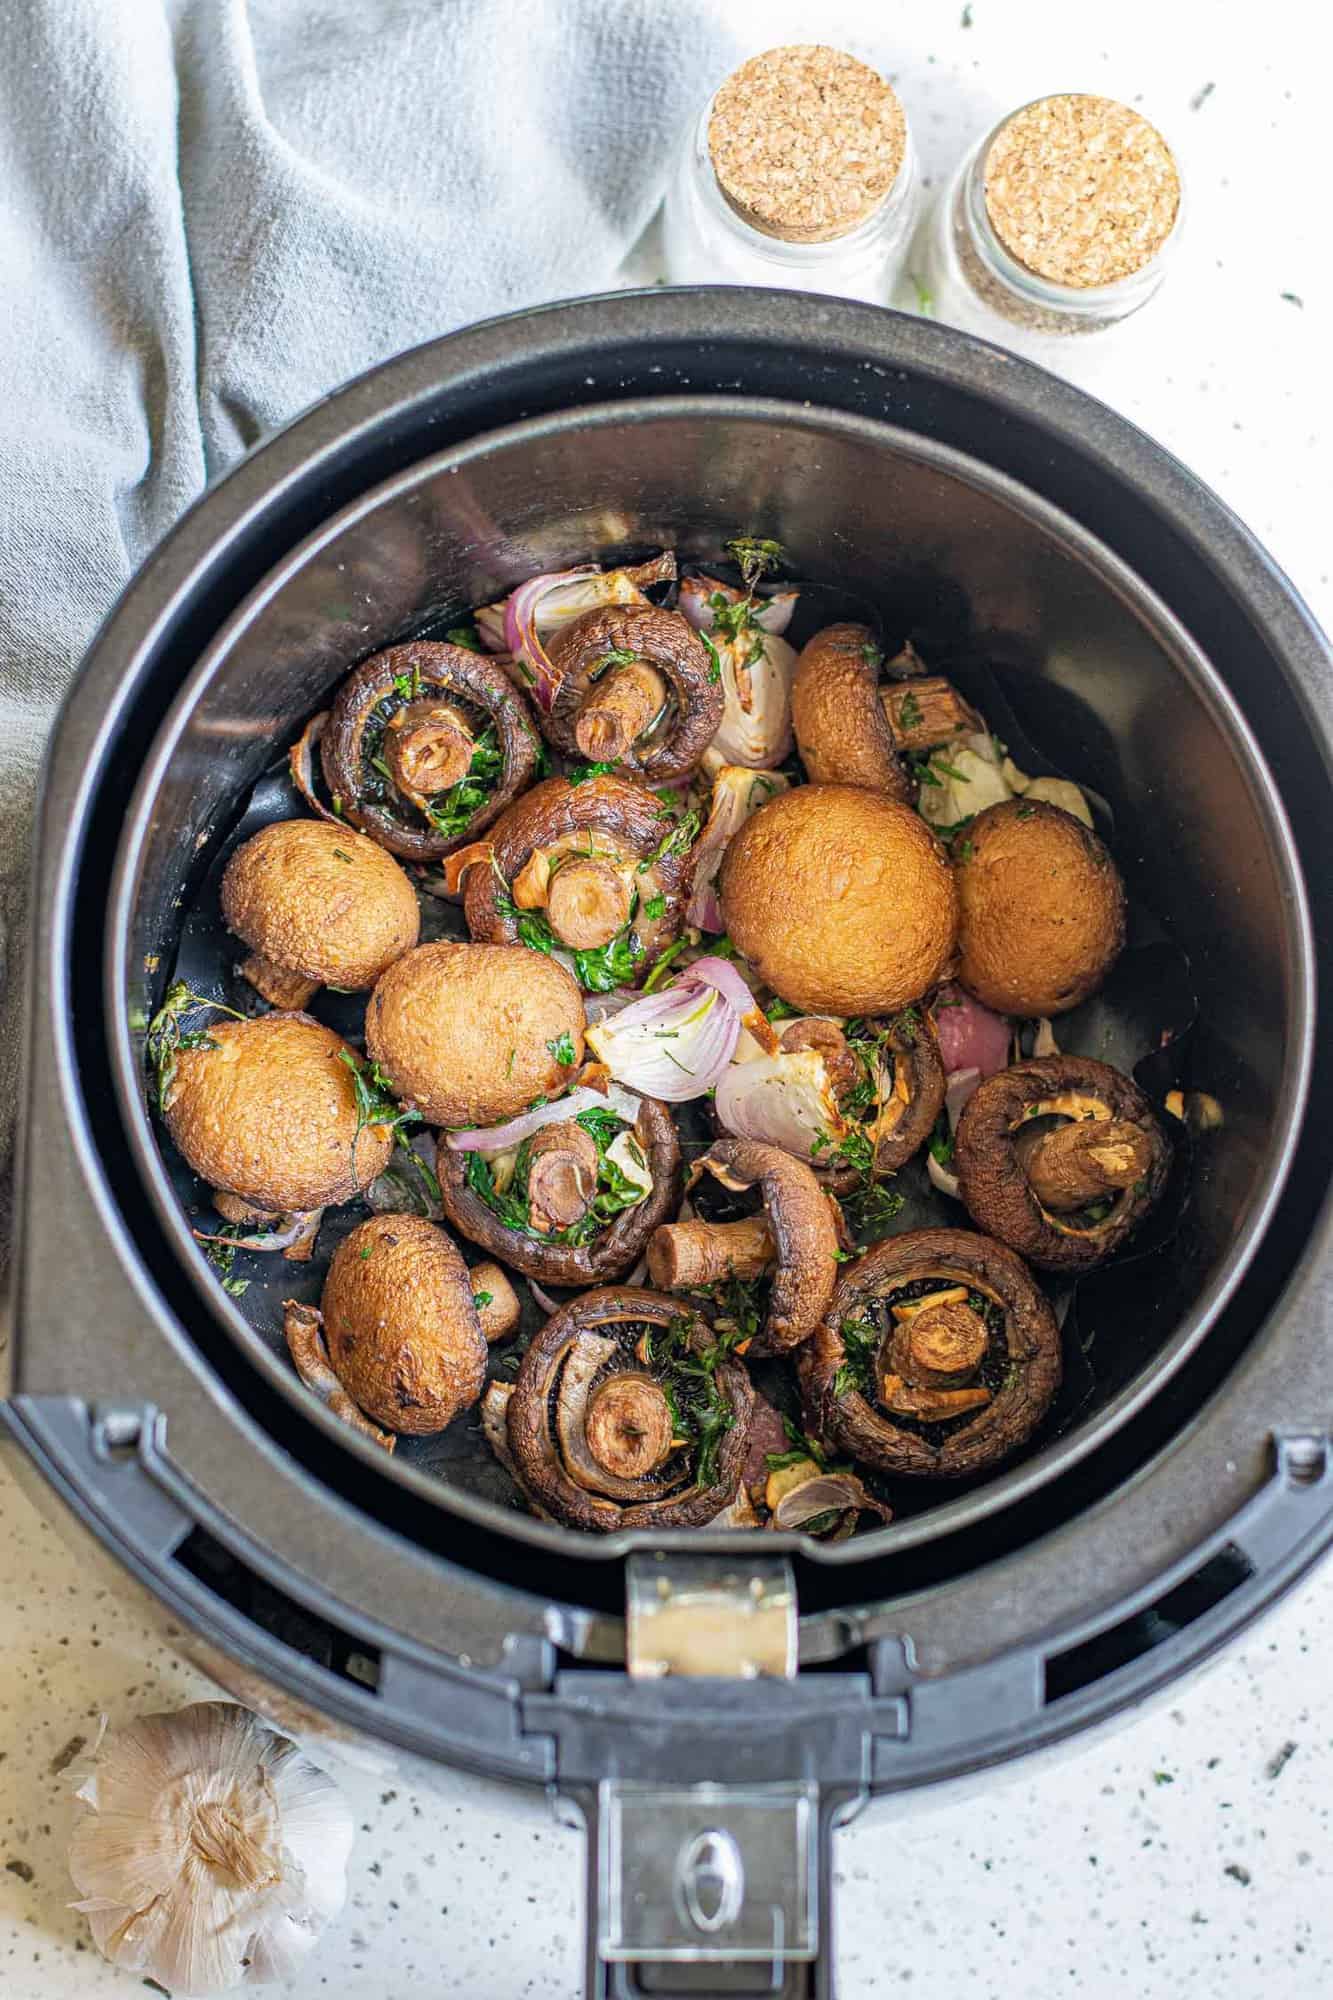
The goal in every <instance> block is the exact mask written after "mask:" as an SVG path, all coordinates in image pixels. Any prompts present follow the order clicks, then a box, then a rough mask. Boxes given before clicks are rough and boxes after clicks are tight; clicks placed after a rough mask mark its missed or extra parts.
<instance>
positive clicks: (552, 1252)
mask: <svg viewBox="0 0 1333 2000" xmlns="http://www.w3.org/2000/svg"><path fill="white" fill-rule="evenodd" d="M544 1129H545V1130H550V1129H552V1128H550V1127H546V1128H544ZM555 1129H557V1130H559V1129H560V1128H558V1127H557V1128H555ZM579 1129H580V1130H582V1128H581V1127H580V1128H579ZM629 1129H631V1130H632V1131H633V1133H634V1137H635V1139H636V1140H637V1142H638V1145H639V1148H640V1150H641V1152H642V1154H643V1157H644V1161H645V1163H646V1165H647V1168H648V1171H649V1173H650V1174H651V1176H652V1183H653V1185H652V1191H651V1192H650V1193H649V1194H648V1195H647V1196H646V1197H645V1199H644V1200H643V1201H641V1202H639V1203H638V1204H637V1205H636V1206H635V1207H633V1208H625V1209H622V1210H621V1211H620V1213H619V1214H618V1215H615V1216H613V1217H612V1219H611V1221H610V1222H608V1223H607V1225H606V1227H605V1228H604V1229H600V1230H598V1232H597V1233H596V1234H595V1235H594V1236H593V1237H592V1238H591V1240H590V1241H589V1242H587V1243H567V1242H566V1243H560V1242H553V1241H552V1240H551V1237H550V1235H545V1236H543V1235H540V1234H535V1233H533V1232H532V1230H531V1228H530V1227H529V1229H512V1228H509V1227H508V1226H507V1225H506V1224H505V1223H504V1222H502V1221H501V1219H500V1217H499V1216H498V1215H497V1214H496V1212H495V1210H494V1209H493V1208H492V1207H491V1206H490V1205H489V1203H487V1202H486V1201H485V1200H483V1198H482V1196H481V1195H480V1194H479V1193H478V1192H477V1190H476V1189H475V1188H474V1187H473V1186H472V1185H471V1184H470V1182H469V1178H468V1160H469V1158H470V1157H471V1156H470V1155H469V1154H467V1153H460V1152H455V1151H454V1150H453V1149H452V1148H451V1147H441V1149H440V1153H439V1159H438V1171H439V1180H440V1200H441V1202H442V1204H443V1206H444V1212H445V1215H446V1216H447V1218H448V1219H449V1221H450V1222H452V1224H453V1225H454V1228H455V1229H457V1230H458V1232H459V1233H460V1235H463V1236H466V1237H467V1238H468V1240H469V1241H470V1242H472V1243H477V1244H479V1245H480V1246H481V1248H482V1249H483V1250H489V1251H490V1253H491V1255H492V1256H493V1257H502V1258H503V1259H504V1261H505V1263H506V1264H511V1265H512V1266H513V1267H514V1269H515V1270H516V1271H522V1273H523V1275H524V1276H525V1277H528V1278H536V1279H537V1281H538V1283H539V1284H543V1285H604V1284H607V1283H609V1282H610V1281H611V1280H612V1279H614V1278H621V1277H623V1276H624V1275H625V1273H626V1272H627V1271H630V1270H632V1269H633V1267H634V1266H635V1264H637V1263H638V1261H639V1258H640V1257H641V1256H642V1255H643V1252H644V1247H645V1245H646V1244H647V1242H648V1239H649V1237H650V1236H651V1235H652V1233H653V1231H654V1230H655V1229H656V1228H657V1226H658V1224H659V1223H660V1222H664V1221H665V1220H666V1218H667V1216H668V1215H670V1214H671V1213H672V1212H673V1211H674V1209H675V1208H676V1207H677V1205H678V1204H679V1201H680V1192H681V1188H680V1183H681V1172H680V1141H679V1139H678V1138H677V1136H676V1127H675V1122H674V1120H673V1119H672V1116H671V1113H670V1111H669V1110H668V1109H667V1107H666V1105H665V1104H659V1103H658V1101H657V1099H656V1098H654V1097H644V1098H641V1099H640V1100H639V1113H638V1117H637V1118H636V1119H635V1121H634V1124H633V1126H632V1127H631V1128H629ZM538 1136H539V1137H540V1134H538ZM586 1213H587V1211H586V1209H585V1210H584V1214H586Z"/></svg>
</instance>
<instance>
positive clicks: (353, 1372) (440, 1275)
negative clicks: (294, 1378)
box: [320, 1215, 517, 1437]
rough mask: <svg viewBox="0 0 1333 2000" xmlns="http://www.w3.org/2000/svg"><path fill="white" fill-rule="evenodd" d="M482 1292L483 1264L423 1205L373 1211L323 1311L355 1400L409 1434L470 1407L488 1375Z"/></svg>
mask: <svg viewBox="0 0 1333 2000" xmlns="http://www.w3.org/2000/svg"><path fill="white" fill-rule="evenodd" d="M477 1295H478V1273H477V1272H475V1271H469V1270H468V1267H467V1265H466V1264H465V1263H464V1262H463V1259H462V1256H461V1255H460V1253H459V1251H458V1248H457V1245H456V1244H455V1243H454V1242H453V1241H452V1240H451V1239H450V1237H448V1236H447V1235H446V1234H445V1232H444V1230H443V1229H440V1228H439V1227H438V1226H437V1225H436V1224H435V1223H433V1222H426V1221H425V1220H423V1218H422V1217H421V1216H419V1215H374V1216H372V1217H371V1218H370V1220H369V1221H368V1222H363V1223H361V1224H360V1226H359V1227H358V1228H356V1229H354V1230H352V1232H351V1233H350V1235H348V1236H345V1237H344V1238H343V1240H342V1242H341V1243H340V1244H339V1245H338V1248H337V1249H336V1250H335V1251H334V1253H333V1261H332V1262H331V1264H330V1265H329V1272H328V1276H327V1277H326V1279H325V1280H324V1294H323V1297H322V1298H321V1300H320V1318H321V1322H322V1331H323V1336H324V1341H325V1344H326V1347H327V1351H328V1357H329V1362H330V1364H331V1366H332V1368H333V1372H334V1374H335V1375H336V1376H337V1378H338V1380H339V1382H341V1384H342V1386H343V1388H344V1389H345V1390H346V1391H347V1394H348V1395H349V1396H350V1397H351V1399H352V1401H353V1402H354V1403H355V1404H356V1406H357V1408H358V1409H359V1410H362V1411H364V1412H365V1414H366V1415H367V1416H369V1417H372V1418H373V1419H374V1420H375V1421H376V1422H377V1423H380V1424H384V1425H387V1427H388V1428H389V1429H390V1430H392V1431H399V1432H405V1433H407V1434H408V1435H409V1436H412V1437H426V1436H430V1435H432V1434H433V1433H434V1432H436V1431H442V1430H444V1429H445V1427H446V1426H447V1425H448V1424H451V1423H452V1422H453V1420H454V1418H455V1417H456V1416H457V1415H458V1414H459V1412H460V1411H462V1410H466V1409H470V1408H471V1407H472V1405H473V1404H474V1403H475V1402H476V1400H477V1398H478V1397H479V1396H480V1394H481V1390H482V1384H483V1383H484V1381H485V1379H486V1334H485V1330H484V1328H483V1325H482V1321H481V1314H480V1310H479V1308H478V1305H477ZM511 1298H512V1293H511ZM514 1303H515V1305H516V1304H517V1301H514Z"/></svg>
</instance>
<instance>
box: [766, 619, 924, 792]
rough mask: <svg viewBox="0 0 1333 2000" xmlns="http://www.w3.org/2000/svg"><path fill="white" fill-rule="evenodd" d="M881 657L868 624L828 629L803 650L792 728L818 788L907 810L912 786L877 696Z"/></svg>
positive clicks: (798, 673)
mask: <svg viewBox="0 0 1333 2000" xmlns="http://www.w3.org/2000/svg"><path fill="white" fill-rule="evenodd" d="M882 658H883V656H882V654H881V652H880V648H879V646H878V645H877V644H876V641H875V635H874V633H873V632H872V631H871V630H870V628H869V626H868V625H826V626H825V627H824V629H823V631H822V632H816V633H815V635H814V637H813V639H811V640H809V641H808V642H807V644H806V645H805V646H804V647H803V648H802V651H801V656H800V658H799V659H798V660H797V662H796V679H795V681H794V683H793V685H792V697H791V710H792V725H793V727H794V729H795V731H796V747H797V749H798V750H799V751H800V753H801V762H802V763H803V764H804V766H805V769H806V775H807V777H808V778H809V779H810V782H811V783H812V784H816V785H860V786H864V787H865V788H867V789H868V790H870V791H876V792H885V793H887V794H888V796H889V797H890V798H891V799H898V800H900V801H902V803H904V804H908V803H910V801H911V798H912V781H911V778H910V777H909V776H908V773H907V769H906V767H905V765H904V764H903V762H902V760H901V758H900V757H899V755H898V747H897V744H896V742H895V739H894V732H893V729H892V727H891V725H890V720H889V717H888V715H887V714H886V712H885V709H884V705H883V703H882V702H881V701H880V698H879V670H880V665H881V661H882Z"/></svg>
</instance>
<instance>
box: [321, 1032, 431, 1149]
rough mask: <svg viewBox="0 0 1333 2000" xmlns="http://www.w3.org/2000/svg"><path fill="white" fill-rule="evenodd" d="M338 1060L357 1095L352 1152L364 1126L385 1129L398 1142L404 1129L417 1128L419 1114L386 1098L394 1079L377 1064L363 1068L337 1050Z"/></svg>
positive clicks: (344, 1051) (344, 1052) (348, 1051)
mask: <svg viewBox="0 0 1333 2000" xmlns="http://www.w3.org/2000/svg"><path fill="white" fill-rule="evenodd" d="M338 1060H339V1062H340V1063H343V1064H344V1065H345V1066H346V1068H347V1069H348V1070H350V1072H351V1076H352V1089H353V1090H354V1091H355V1093H356V1131H355V1132H354V1133H353V1134H352V1146H353V1149H354V1150H355V1147H356V1142H357V1140H358V1139H359V1138H360V1137H361V1134H362V1132H364V1130H365V1128H366V1126H367V1125H387V1126H389V1128H390V1130H391V1131H392V1133H393V1136H394V1138H395V1139H397V1138H398V1136H399V1134H400V1133H401V1132H402V1131H403V1129H404V1127H405V1126H408V1125H419V1124H420V1122H421V1113H420V1112H419V1111H411V1110H405V1109H404V1107H403V1106H402V1105H401V1104H399V1103H397V1102H396V1101H395V1099H394V1098H392V1097H391V1096H390V1095H389V1092H390V1091H391V1090H392V1089H393V1078H392V1077H391V1076H388V1075H386V1074H385V1072H384V1071H383V1070H382V1069H381V1068H380V1066H379V1064H378V1063H377V1062H371V1063H365V1064H362V1063H360V1062H358V1061H357V1059H356V1057H355V1056H354V1055H353V1053H352V1051H351V1050H350V1049H339V1051H338ZM418 1165H419V1166H420V1165H424V1162H421V1161H419V1162H418ZM427 1171H429V1169H427Z"/></svg>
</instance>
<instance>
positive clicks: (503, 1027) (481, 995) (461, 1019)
mask: <svg viewBox="0 0 1333 2000" xmlns="http://www.w3.org/2000/svg"><path fill="white" fill-rule="evenodd" d="M583 1026H584V1020H583V1001H582V999H581V997H580V994H579V990H578V987H577V986H576V985H575V983H574V981H573V980H572V979H571V978H570V976H569V974H568V973H567V972H566V971H565V969H564V967H563V966H560V965H557V964H556V963H555V961H554V960H553V959H550V958H541V957H538V956H537V955H536V954H535V953H533V952H528V951H524V950H522V949H521V947H518V946H514V945H489V944H456V943H453V942H452V941H450V940H448V939H441V940H439V941H437V942H436V943H434V944H423V945H418V946H417V948H416V949H415V951H410V952H407V953H406V954H405V955H404V956H403V957H402V958H400V959H398V960H397V961H396V963H395V964H393V965H391V966H390V967H389V970H388V971H387V972H386V973H385V974H384V976H383V978H382V979H381V980H380V981H379V983H378V984H377V985H376V987H375V991H374V992H373V993H372V995H371V997H370V1005H369V1006H368V1007H367V1009H366V1048H367V1051H368V1052H369V1054H370V1055H371V1056H372V1057H373V1058H374V1060H375V1061H376V1062H377V1063H378V1064H379V1065H380V1067H381V1069H382V1070H383V1071H384V1072H385V1074H386V1075H387V1076H388V1077H389V1078H391V1079H392V1088H393V1090H394V1092H395V1094H396V1095H397V1096H398V1097H399V1098H400V1099H401V1100H402V1101H403V1102H404V1103H406V1104H410V1105H412V1106H413V1107H414V1108H415V1109H416V1110H418V1111H420V1112H421V1114H422V1116H423V1117H424V1118H425V1119H426V1120H427V1121H428V1122H429V1123H430V1124H432V1125H447V1126H450V1127H454V1128H457V1127H460V1126H470V1125H494V1124H499V1123H500V1122H501V1121H502V1120H504V1119H507V1118H513V1117H515V1116H517V1114H518V1113H519V1112H520V1111H523V1110H525V1109H526V1108H527V1106H528V1105H529V1104H531V1103H532V1101H533V1099H534V1098H536V1097H554V1096H556V1095H558V1093H559V1092H560V1091H562V1090H563V1089H564V1088H565V1086H566V1084H567V1083H568V1081H569V1079H570V1077H571V1076H572V1075H573V1073H574V1070H575V1068H576V1067H577V1065H578V1064H579V1063H580V1062H581V1061H582V1059H583Z"/></svg>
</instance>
